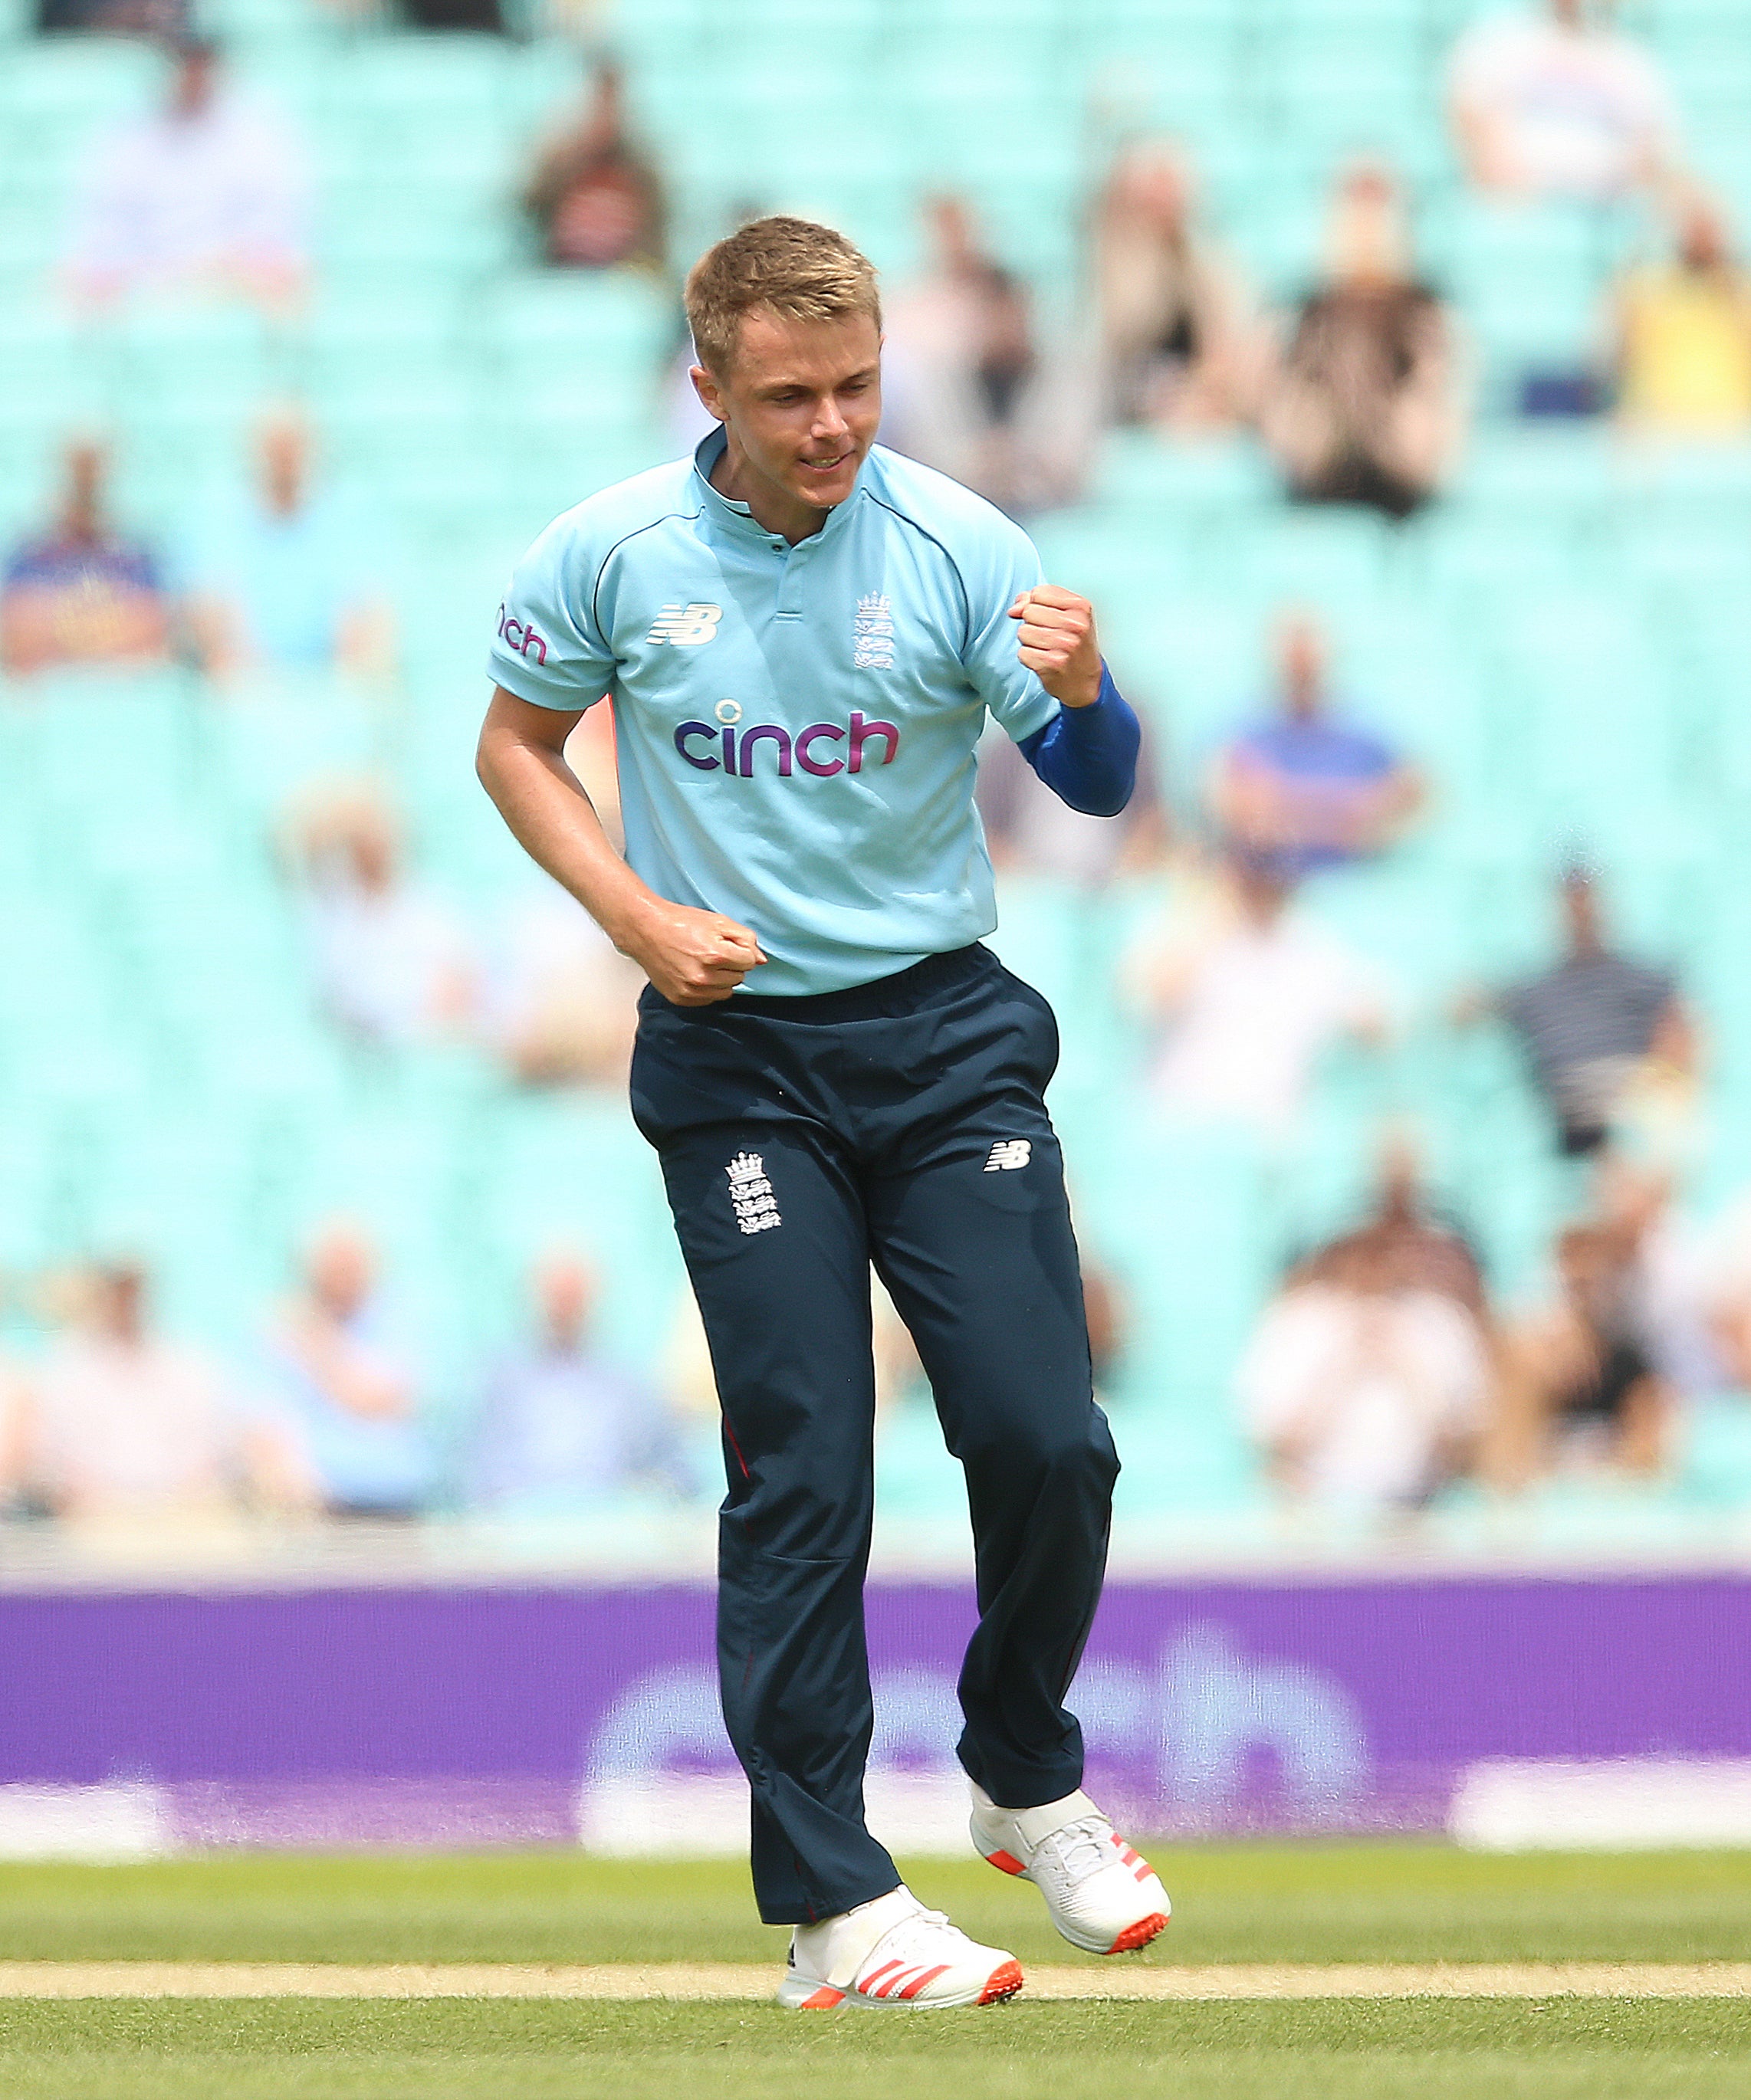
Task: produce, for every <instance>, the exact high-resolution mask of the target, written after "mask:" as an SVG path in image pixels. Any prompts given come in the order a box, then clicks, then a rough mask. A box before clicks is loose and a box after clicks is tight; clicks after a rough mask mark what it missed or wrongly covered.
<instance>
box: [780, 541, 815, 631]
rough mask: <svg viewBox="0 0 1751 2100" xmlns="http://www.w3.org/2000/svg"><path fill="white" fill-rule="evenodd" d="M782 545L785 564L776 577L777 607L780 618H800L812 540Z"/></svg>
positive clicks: (811, 551) (812, 544) (812, 551)
mask: <svg viewBox="0 0 1751 2100" xmlns="http://www.w3.org/2000/svg"><path fill="white" fill-rule="evenodd" d="M779 545H780V546H781V547H784V553H785V565H784V569H783V571H782V573H781V574H780V576H779V579H778V607H777V612H776V617H777V618H778V619H780V620H800V619H801V618H802V617H803V586H804V585H805V583H806V581H807V575H806V571H807V568H808V565H809V562H810V560H811V558H812V556H813V554H814V552H815V546H814V542H813V541H812V540H803V543H802V545H800V546H796V547H790V546H785V543H784V542H783V541H782V540H780V542H779Z"/></svg>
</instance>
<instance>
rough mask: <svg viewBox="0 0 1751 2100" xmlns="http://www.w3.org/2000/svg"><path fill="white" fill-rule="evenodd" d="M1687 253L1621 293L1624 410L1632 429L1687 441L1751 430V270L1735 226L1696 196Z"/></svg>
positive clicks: (1620, 397) (1684, 246)
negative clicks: (1737, 248) (1737, 244)
mask: <svg viewBox="0 0 1751 2100" xmlns="http://www.w3.org/2000/svg"><path fill="white" fill-rule="evenodd" d="M1677 232H1678V250H1677V253H1676V254H1674V257H1673V258H1672V259H1671V260H1670V261H1669V262H1665V263H1662V264H1660V266H1659V267H1656V268H1652V269H1643V270H1635V271H1630V272H1629V275H1628V276H1626V277H1625V278H1624V280H1622V282H1621V285H1619V287H1618V291H1617V412H1618V415H1619V416H1620V417H1621V419H1622V420H1623V421H1624V422H1625V424H1626V425H1628V426H1630V427H1631V428H1633V429H1634V430H1645V431H1650V432H1656V433H1666V434H1670V435H1676V436H1684V437H1726V436H1734V435H1744V432H1746V431H1747V430H1751V272H1748V271H1746V270H1745V268H1744V265H1743V264H1742V263H1740V262H1738V261H1737V260H1736V258H1735V257H1734V255H1733V253H1732V250H1731V246H1730V245H1729V243H1728V238H1727V222H1726V220H1725V218H1723V217H1722V214H1721V210H1720V208H1719V206H1718V205H1716V204H1715V203H1713V201H1711V200H1710V199H1709V198H1708V197H1705V196H1702V195H1700V193H1698V192H1691V194H1690V195H1688V196H1687V197H1686V199H1685V200H1684V202H1683V204H1682V208H1681V210H1680V211H1679V214H1678V227H1677Z"/></svg>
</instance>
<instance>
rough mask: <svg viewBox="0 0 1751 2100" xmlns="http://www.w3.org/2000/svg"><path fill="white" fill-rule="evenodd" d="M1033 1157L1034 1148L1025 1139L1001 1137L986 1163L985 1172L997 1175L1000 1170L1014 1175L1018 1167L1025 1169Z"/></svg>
mask: <svg viewBox="0 0 1751 2100" xmlns="http://www.w3.org/2000/svg"><path fill="white" fill-rule="evenodd" d="M1032 1157H1033V1147H1032V1145H1030V1144H1029V1143H1028V1140H1027V1139H1026V1138H1024V1137H1000V1138H999V1139H998V1140H997V1143H996V1144H995V1145H993V1146H992V1148H991V1157H990V1158H988V1160H987V1161H986V1162H985V1171H986V1173H988V1174H995V1173H997V1172H998V1171H1000V1170H1006V1171H1009V1172H1011V1173H1013V1172H1014V1171H1015V1168H1016V1167H1025V1166H1026V1165H1027V1163H1028V1161H1029V1160H1030V1159H1032Z"/></svg>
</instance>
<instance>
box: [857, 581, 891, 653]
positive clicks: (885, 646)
mask: <svg viewBox="0 0 1751 2100" xmlns="http://www.w3.org/2000/svg"><path fill="white" fill-rule="evenodd" d="M851 662H852V664H854V665H855V666H856V668H857V669H858V670H860V671H891V670H892V669H893V668H894V610H893V607H892V606H891V604H890V603H889V602H888V599H887V596H886V595H885V593H882V592H880V591H869V592H868V593H865V594H864V596H863V597H862V598H859V600H858V601H857V611H856V616H855V617H854V618H853V620H852V622H851Z"/></svg>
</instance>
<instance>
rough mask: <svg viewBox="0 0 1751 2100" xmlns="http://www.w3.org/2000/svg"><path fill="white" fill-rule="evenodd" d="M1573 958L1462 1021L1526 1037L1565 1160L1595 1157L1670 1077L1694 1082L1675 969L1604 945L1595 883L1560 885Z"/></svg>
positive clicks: (1470, 1004)
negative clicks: (1485, 1018) (1644, 1097)
mask: <svg viewBox="0 0 1751 2100" xmlns="http://www.w3.org/2000/svg"><path fill="white" fill-rule="evenodd" d="M1562 889H1563V919H1564V922H1565V926H1566V936H1567V940H1566V951H1565V953H1564V955H1563V960H1561V961H1560V962H1559V963H1558V964H1556V965H1555V967H1554V968H1551V969H1549V970H1547V971H1545V973H1544V974H1543V975H1542V976H1541V977H1533V978H1532V979H1530V980H1529V981H1528V982H1526V983H1525V984H1522V985H1517V986H1513V987H1511V988H1510V990H1507V991H1505V992H1503V993H1501V995H1500V996H1499V997H1498V998H1497V999H1494V1000H1490V999H1487V998H1485V999H1479V998H1476V997H1473V998H1470V999H1466V1000H1464V1001H1462V1002H1461V1005H1460V1007H1459V1008H1458V1011H1457V1018H1458V1019H1459V1020H1460V1021H1461V1022H1464V1021H1470V1020H1475V1019H1477V1018H1479V1017H1481V1016H1482V1015H1483V1013H1485V1012H1488V1011H1490V1010H1491V1009H1492V1008H1493V1009H1494V1011H1496V1012H1498V1013H1499V1014H1500V1015H1501V1017H1502V1019H1503V1020H1504V1021H1506V1022H1507V1024H1508V1026H1509V1027H1510V1028H1511V1029H1512V1030H1513V1031H1514V1034H1515V1035H1517V1036H1518V1037H1519V1040H1520V1043H1521V1045H1522V1047H1523V1049H1524V1051H1525V1052H1526V1055H1527V1057H1528V1060H1529V1061H1530V1062H1531V1065H1532V1077H1533V1079H1534V1082H1535V1083H1536V1084H1537V1087H1538V1091H1539V1092H1541V1094H1542V1095H1543V1096H1544V1097H1545V1101H1546V1103H1547V1104H1548V1105H1549V1107H1550V1112H1551V1114H1552V1115H1553V1116H1554V1118H1556V1124H1557V1132H1558V1141H1559V1145H1560V1147H1561V1149H1562V1151H1563V1154H1564V1156H1565V1157H1567V1158H1583V1157H1585V1155H1587V1154H1591V1153H1595V1152H1598V1150H1599V1149H1600V1148H1601V1147H1602V1146H1603V1145H1604V1144H1605V1142H1606V1140H1607V1138H1608V1137H1609V1136H1610V1135H1611V1132H1612V1124H1613V1122H1614V1120H1615V1118H1616V1116H1617V1115H1618V1114H1619V1112H1620V1110H1621V1109H1622V1108H1623V1107H1624V1106H1625V1104H1626V1103H1629V1104H1630V1105H1634V1097H1635V1096H1636V1095H1637V1094H1638V1092H1639V1093H1644V1094H1645V1093H1646V1092H1647V1090H1648V1088H1649V1086H1650V1084H1651V1083H1656V1082H1659V1081H1660V1079H1662V1078H1663V1077H1666V1078H1670V1079H1676V1080H1677V1081H1678V1082H1679V1083H1686V1082H1687V1081H1688V1080H1689V1079H1691V1078H1692V1077H1693V1076H1694V1074H1695V1072H1696V1064H1697V1054H1696V1034H1695V1030H1694V1029H1693V1027H1692V1026H1691V1020H1690V1017H1689V1015H1688V1014H1687V1012H1686V1010H1685V1008H1684V1006H1683V1004H1682V1000H1681V999H1680V998H1679V995H1678V985H1677V981H1676V980H1675V979H1674V977H1673V976H1672V975H1671V973H1669V971H1666V970H1662V969H1656V968H1654V967H1652V965H1651V964H1645V963H1637V962H1632V961H1630V960H1629V959H1628V958H1627V957H1626V956H1624V955H1616V954H1614V953H1613V952H1612V950H1611V949H1610V948H1609V947H1607V945H1606V942H1605V937H1604V933H1603V929H1602V928H1601V925H1600V923H1599V900H1598V891H1597V889H1595V888H1594V882H1593V878H1592V877H1591V876H1590V875H1588V874H1586V873H1585V871H1582V870H1581V869H1571V870H1570V871H1569V872H1568V873H1567V874H1566V875H1565V876H1563V885H1562Z"/></svg>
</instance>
